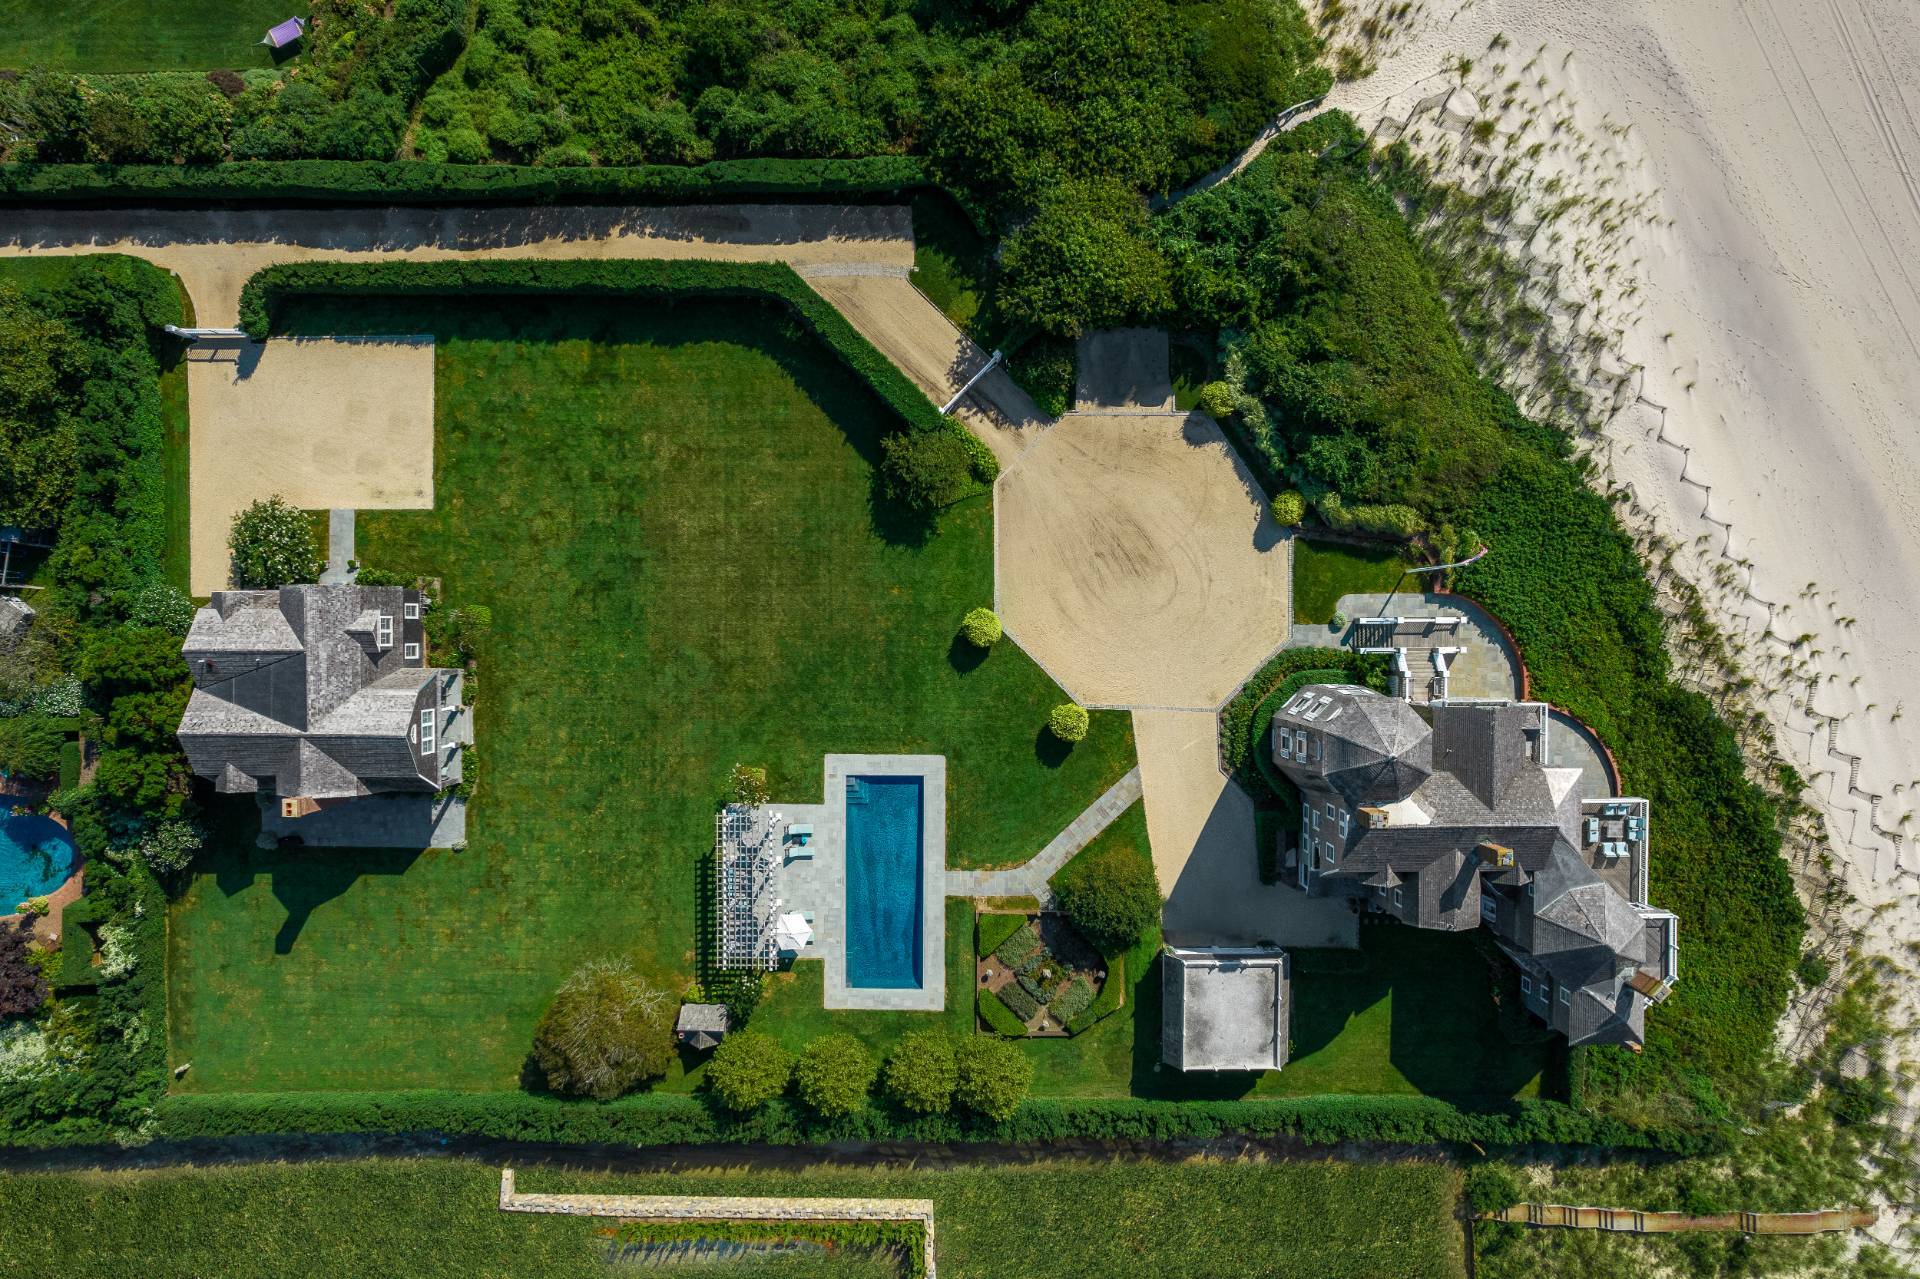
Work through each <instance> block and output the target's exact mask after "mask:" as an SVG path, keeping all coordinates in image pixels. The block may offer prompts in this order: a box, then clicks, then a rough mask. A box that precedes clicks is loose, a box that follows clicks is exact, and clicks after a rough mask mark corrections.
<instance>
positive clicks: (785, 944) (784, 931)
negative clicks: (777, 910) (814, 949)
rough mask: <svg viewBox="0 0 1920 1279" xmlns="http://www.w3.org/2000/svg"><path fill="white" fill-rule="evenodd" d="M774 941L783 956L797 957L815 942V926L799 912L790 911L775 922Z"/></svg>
mask: <svg viewBox="0 0 1920 1279" xmlns="http://www.w3.org/2000/svg"><path fill="white" fill-rule="evenodd" d="M773 941H774V945H776V946H778V947H779V948H780V951H781V953H782V954H787V955H797V954H799V953H800V952H801V951H803V950H805V949H806V948H807V947H808V946H809V945H810V944H811V943H812V942H813V925H812V924H809V923H808V922H807V921H806V918H805V917H804V916H803V915H801V914H800V912H799V911H793V910H790V911H788V912H787V913H786V914H784V915H782V916H780V918H779V919H778V920H776V921H774V927H773Z"/></svg>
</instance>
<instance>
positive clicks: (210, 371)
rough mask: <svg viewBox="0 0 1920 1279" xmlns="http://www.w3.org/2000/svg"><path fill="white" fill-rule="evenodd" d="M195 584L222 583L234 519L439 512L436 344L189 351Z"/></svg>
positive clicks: (296, 343) (244, 345)
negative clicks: (282, 512) (269, 500)
mask: <svg viewBox="0 0 1920 1279" xmlns="http://www.w3.org/2000/svg"><path fill="white" fill-rule="evenodd" d="M187 397H188V411H189V413H190V414H191V415H192V421H193V431H192V434H191V436H190V440H191V444H190V450H191V456H192V462H193V476H192V481H191V484H192V487H191V490H190V493H191V500H190V509H191V515H190V519H191V531H192V552H193V553H192V588H193V593H194V594H195V595H207V594H210V593H212V592H214V591H217V590H222V589H224V588H225V587H226V586H227V578H228V567H229V566H228V562H227V533H228V530H229V529H230V528H231V526H232V523H233V517H234V514H235V513H236V512H237V511H239V510H241V509H242V508H243V507H245V506H246V505H247V504H248V503H249V502H252V501H254V500H255V499H257V498H264V497H271V496H273V495H274V494H276V493H277V494H279V495H280V496H281V497H283V498H285V499H286V500H287V501H288V502H290V503H292V504H293V505H294V506H297V507H301V508H302V509H306V510H321V509H325V508H328V507H336V506H344V507H354V508H358V509H388V510H393V509H399V510H428V509H431V508H432V506H433V339H432V338H417V337H399V338H298V339H296V338H275V339H273V340H272V341H269V342H260V343H254V342H246V341H239V342H231V343H225V342H222V343H204V342H203V343H200V344H198V345H196V346H195V347H194V348H193V350H192V352H191V353H190V354H189V356H188V363H187Z"/></svg>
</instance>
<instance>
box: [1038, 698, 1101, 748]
mask: <svg viewBox="0 0 1920 1279" xmlns="http://www.w3.org/2000/svg"><path fill="white" fill-rule="evenodd" d="M1092 722H1093V721H1092V720H1091V719H1090V718H1089V717H1088V715H1087V708H1086V707H1084V706H1081V705H1079V704H1078V703H1075V702H1062V703H1061V704H1060V705H1058V706H1056V707H1054V708H1053V710H1052V711H1051V712H1050V713H1049V714H1048V715H1047V727H1048V729H1050V730H1051V731H1052V732H1053V735H1054V736H1055V737H1057V738H1059V739H1060V740H1061V741H1063V742H1067V743H1069V744H1071V743H1074V742H1084V741H1086V740H1087V727H1088V725H1089V724H1091V723H1092Z"/></svg>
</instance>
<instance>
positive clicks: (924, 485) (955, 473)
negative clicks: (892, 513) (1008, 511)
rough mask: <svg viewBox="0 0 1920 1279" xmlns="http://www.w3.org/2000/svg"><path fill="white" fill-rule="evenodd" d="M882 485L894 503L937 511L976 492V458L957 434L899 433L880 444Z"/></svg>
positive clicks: (943, 432)
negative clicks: (974, 478)
mask: <svg viewBox="0 0 1920 1279" xmlns="http://www.w3.org/2000/svg"><path fill="white" fill-rule="evenodd" d="M880 481H881V486H882V487H883V488H884V489H885V490H886V494H887V496H888V497H889V498H891V499H892V500H893V501H895V502H898V503H900V504H901V505H902V506H904V507H906V508H908V509H909V510H914V511H937V510H940V509H941V508H942V507H947V506H952V505H953V504H954V503H955V502H958V501H959V500H960V499H961V498H963V497H965V496H967V495H968V494H969V493H971V492H973V489H974V483H973V458H972V456H971V455H970V454H969V453H968V451H967V447H966V444H965V442H964V441H963V440H961V438H960V436H959V435H958V434H957V433H956V432H953V431H896V432H894V433H893V434H892V435H889V436H886V437H885V438H883V439H882V440H881V441H880Z"/></svg>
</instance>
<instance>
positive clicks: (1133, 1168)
mask: <svg viewBox="0 0 1920 1279" xmlns="http://www.w3.org/2000/svg"><path fill="white" fill-rule="evenodd" d="M517 1183H518V1188H519V1189H520V1190H522V1191H525V1192H530V1193H541V1192H548V1193H599V1194H713V1195H749V1194H750V1195H806V1196H860V1197H886V1198H916V1199H920V1198H925V1199H931V1200H933V1205H934V1221H935V1225H936V1228H937V1241H938V1242H937V1245H936V1246H937V1248H938V1260H939V1265H940V1273H941V1274H942V1275H947V1276H953V1277H954V1279H1054V1277H1055V1276H1072V1277H1073V1279H1123V1277H1124V1279H1131V1277H1133V1276H1138V1275H1160V1276H1166V1277H1168V1279H1180V1277H1186V1279H1200V1277H1202V1276H1214V1275H1226V1274H1232V1275H1245V1276H1266V1277H1269V1279H1292V1277H1294V1276H1299V1277H1301V1279H1309V1277H1310V1279H1357V1277H1359V1276H1369V1277H1371V1276H1381V1275H1394V1276H1396V1277H1400V1279H1450V1277H1452V1276H1458V1275H1460V1274H1462V1273H1463V1270H1462V1265H1463V1261H1462V1247H1461V1239H1460V1233H1459V1226H1458V1225H1457V1224H1456V1223H1455V1222H1454V1220H1453V1211H1454V1205H1455V1202H1456V1199H1457V1196H1458V1193H1459V1174H1458V1173H1457V1172H1456V1171H1455V1170H1453V1169H1452V1168H1449V1167H1447V1166H1445V1165H1441V1164H1391V1163H1382V1164H1337V1163H1332V1162H1317V1163H1276V1164H1259V1163H1243V1162H1232V1163H1228V1162H1207V1163H1189V1164H1172V1163H1141V1162H1132V1161H1112V1162H1100V1163H1091V1162H1083V1161H1069V1160H1049V1161H1043V1162H1037V1163H1033V1164H1028V1165H1023V1166H1019V1167H969V1166H962V1167H955V1168H942V1169H939V1170H925V1171H915V1170H912V1169H906V1168H899V1167H881V1168H850V1167H840V1166H834V1165H828V1164H821V1165H816V1166H812V1167H808V1168H805V1169H801V1170H795V1171H777V1172H776V1171H766V1172H748V1171H739V1170H721V1169H714V1170H703V1171H691V1172H682V1173H649V1174H608V1173H588V1172H571V1171H560V1170H551V1169H541V1168H523V1169H520V1170H518V1175H517ZM498 1190H499V1170H498V1169H497V1168H493V1167H490V1166H484V1165H480V1164H472V1163H464V1162H457V1161H453V1160H434V1161H424V1160H407V1161H401V1160H380V1161H365V1162H355V1163H328V1164H309V1165H304V1166H299V1167H288V1166H285V1165H272V1164H268V1165H254V1166H242V1167H220V1168H209V1169H198V1170H160V1171H140V1172H114V1173H57V1174H56V1173H31V1174H16V1175H10V1176H0V1220H5V1221H7V1222H9V1223H10V1224H9V1229H8V1259H9V1263H10V1264H11V1265H13V1266H15V1267H17V1268H18V1269H19V1270H20V1272H21V1273H23V1274H35V1275H42V1276H48V1277H49V1279H61V1277H64V1276H76V1277H77V1276H81V1275H86V1276H93V1275H99V1274H132V1273H139V1274H142V1275H148V1276H152V1279H168V1277H169V1276H176V1275H178V1276H188V1275H195V1276H198V1275H208V1274H220V1275H223V1276H231V1277H232V1279H267V1277H269V1276H280V1275H287V1276H292V1275H299V1276H307V1275H313V1274H327V1275H330V1276H341V1277H342V1279H349V1277H351V1276H355V1275H379V1276H382V1277H383V1279H384V1277H386V1276H393V1277H395V1279H426V1277H428V1276H440V1275H445V1276H449V1277H451V1276H460V1279H469V1277H471V1276H494V1275H500V1276H504V1275H509V1274H511V1275H513V1276H515V1279H542V1277H544V1276H554V1277H555V1279H559V1277H560V1276H566V1277H567V1279H578V1276H582V1275H588V1274H598V1273H603V1272H608V1273H611V1272H613V1271H614V1270H615V1269H616V1268H615V1267H609V1266H607V1265H606V1264H605V1257H606V1254H607V1249H608V1244H609V1241H610V1235H611V1233H612V1224H613V1223H611V1222H609V1221H605V1220H593V1219H580V1218H568V1217H557V1216H556V1217H547V1216H525V1215H518V1214H509V1213H502V1212H500V1211H499V1210H498V1208H497V1207H496V1206H495V1197H496V1195H497V1194H498ZM620 1269H625V1267H621V1268H620ZM739 1273H743V1274H746V1273H751V1274H768V1273H771V1272H768V1271H765V1270H762V1269H752V1270H747V1269H743V1270H741V1271H740V1272H739ZM855 1273H862V1274H864V1273H866V1272H865V1271H855Z"/></svg>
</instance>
